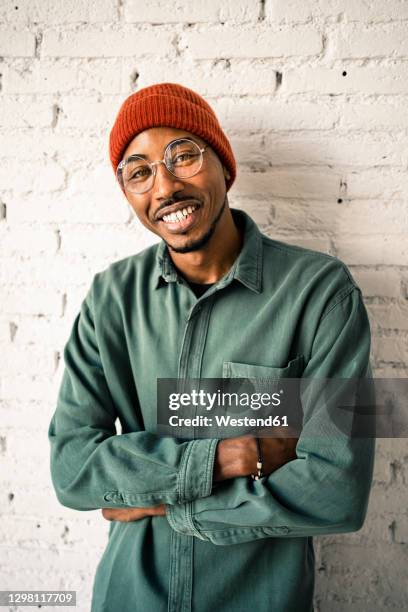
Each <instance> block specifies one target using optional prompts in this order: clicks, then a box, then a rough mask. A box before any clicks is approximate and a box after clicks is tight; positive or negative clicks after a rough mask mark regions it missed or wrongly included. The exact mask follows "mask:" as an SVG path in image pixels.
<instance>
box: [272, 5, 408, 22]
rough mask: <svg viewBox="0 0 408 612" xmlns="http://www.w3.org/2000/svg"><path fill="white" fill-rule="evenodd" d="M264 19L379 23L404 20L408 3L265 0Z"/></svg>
mask: <svg viewBox="0 0 408 612" xmlns="http://www.w3.org/2000/svg"><path fill="white" fill-rule="evenodd" d="M265 14H266V18H267V19H268V20H271V21H277V22H280V21H288V22H291V23H299V22H305V21H309V20H313V21H316V20H321V19H326V18H330V19H331V20H333V21H337V20H338V18H339V17H340V16H342V17H343V18H344V19H345V20H346V21H370V22H377V21H378V22H381V21H391V20H392V19H396V20H398V19H401V20H402V19H407V18H408V4H407V3H406V2H400V0H387V2H384V1H383V0H371V1H370V2H367V1H364V2H355V0H326V1H325V2H320V1H319V0H312V1H311V2H303V3H302V2H299V1H298V0H268V1H267V3H266V10H265Z"/></svg>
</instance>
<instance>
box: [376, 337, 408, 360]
mask: <svg viewBox="0 0 408 612" xmlns="http://www.w3.org/2000/svg"><path fill="white" fill-rule="evenodd" d="M372 353H373V357H374V359H375V361H376V362H385V363H406V362H407V360H408V340H407V339H406V338H395V337H393V338H384V337H380V338H379V337H377V336H375V335H373V337H372Z"/></svg>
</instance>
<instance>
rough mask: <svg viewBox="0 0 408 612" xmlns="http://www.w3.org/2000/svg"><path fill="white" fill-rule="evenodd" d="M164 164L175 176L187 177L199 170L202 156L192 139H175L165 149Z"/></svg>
mask: <svg viewBox="0 0 408 612" xmlns="http://www.w3.org/2000/svg"><path fill="white" fill-rule="evenodd" d="M165 162H166V166H167V167H168V169H169V170H170V172H172V173H173V174H174V175H175V176H178V177H179V178H189V177H190V176H194V174H197V172H198V171H199V170H200V168H201V165H202V163H203V156H202V153H201V151H200V147H199V146H198V145H197V144H196V143H195V142H193V141H192V140H183V139H181V140H176V141H174V142H173V143H172V144H171V145H170V146H169V147H168V149H167V151H166V159H165Z"/></svg>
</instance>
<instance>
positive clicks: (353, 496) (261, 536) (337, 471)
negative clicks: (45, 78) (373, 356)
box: [49, 209, 374, 612]
mask: <svg viewBox="0 0 408 612" xmlns="http://www.w3.org/2000/svg"><path fill="white" fill-rule="evenodd" d="M232 214H233V218H234V221H235V223H236V224H237V226H239V227H240V228H241V231H242V233H243V245H242V249H241V251H240V253H239V255H238V257H237V259H236V260H235V262H234V264H233V265H232V267H231V268H230V270H229V271H228V272H227V273H226V274H225V275H224V276H223V277H222V278H221V279H220V280H219V281H217V282H216V283H214V284H213V285H212V287H210V288H209V289H208V290H207V291H206V292H205V293H204V294H203V295H202V296H201V297H199V298H198V299H197V297H196V296H195V295H194V293H193V291H192V290H191V287H189V285H188V283H187V282H186V281H185V280H184V279H183V277H182V276H181V275H180V273H179V272H178V270H177V269H176V268H175V266H174V265H173V263H172V260H171V258H170V256H169V252H168V249H167V246H166V244H165V243H164V241H161V242H160V243H158V244H155V245H153V246H151V247H149V248H147V249H145V250H144V251H143V252H141V253H138V254H136V255H134V256H131V257H128V258H126V259H123V260H121V261H118V262H115V263H113V264H112V265H111V266H110V267H109V268H108V269H106V270H105V271H103V272H101V273H98V274H96V276H95V277H94V279H93V282H92V284H91V287H90V289H89V291H88V293H87V295H86V298H85V299H84V301H83V303H82V306H81V309H80V312H79V314H78V316H77V318H76V320H75V322H74V325H73V328H72V332H71V335H70V337H69V339H68V342H67V344H66V347H65V350H64V360H65V370H64V374H63V379H62V383H61V387H60V391H59V397H58V403H57V407H56V410H55V413H54V415H53V417H52V420H51V423H50V427H49V440H50V443H51V474H52V480H53V484H54V487H55V491H56V494H57V497H58V499H59V501H60V502H61V503H62V504H63V505H65V506H68V507H69V508H74V509H77V510H95V509H99V508H105V507H107V508H127V507H147V506H154V505H157V504H162V503H163V504H166V516H152V517H145V518H143V519H140V520H137V521H133V522H129V523H126V522H117V521H113V522H112V523H111V524H110V530H109V540H108V543H107V546H106V549H105V552H104V554H103V556H102V558H101V560H100V562H99V565H98V568H97V572H96V576H95V581H94V585H93V599H92V610H93V612H102V611H104V612H116V611H117V610H121V611H122V612H136V611H140V612H146V610H154V611H155V612H208V611H209V610H217V612H248V610H252V609H253V610H257V612H266V611H268V612H271V611H273V612H291V611H293V612H303V611H305V612H306V611H307V612H310V610H312V606H313V588H314V550H313V539H312V538H313V536H315V535H324V534H330V533H341V532H349V531H355V530H358V529H359V528H360V527H361V526H362V524H363V521H364V518H365V514H366V509H367V503H368V496H369V491H370V485H371V479H372V468H373V456H374V441H373V439H372V438H368V437H367V438H355V437H353V438H352V437H350V436H347V435H344V436H343V435H338V431H337V434H336V435H334V433H333V430H332V424H331V423H330V422H329V420H328V417H327V411H325V410H324V406H323V404H324V401H323V400H322V398H321V397H316V396H314V395H313V393H309V394H308V395H307V397H305V398H304V401H303V406H302V409H303V429H302V433H301V435H300V437H299V441H298V443H297V448H296V455H297V458H296V459H294V460H292V461H290V462H288V463H286V464H285V465H284V466H282V467H280V468H279V469H277V470H276V471H274V472H273V473H271V474H269V475H267V476H264V477H262V478H260V479H259V480H252V479H251V478H250V477H238V478H233V479H229V480H226V481H222V482H217V483H213V468H214V460H215V452H216V447H217V444H218V440H217V439H210V438H201V439H194V438H193V439H189V440H186V439H183V438H172V437H161V436H158V435H157V433H156V425H157V422H156V408H157V406H156V390H157V379H158V378H178V379H180V378H202V377H207V378H233V377H253V378H257V377H259V378H262V379H265V378H266V379H268V378H271V379H274V380H276V378H279V377H283V378H288V377H289V378H290V377H299V378H302V377H311V378H313V377H322V378H330V377H338V378H353V377H368V378H370V364H369V354H370V330H369V323H368V319H367V313H366V310H365V307H364V304H363V300H362V296H361V291H360V289H359V287H358V286H357V285H356V283H355V281H354V279H353V277H352V276H351V274H350V272H349V270H348V269H347V267H346V266H345V265H344V264H343V263H342V262H341V261H339V260H338V259H336V258H334V257H331V256H329V255H326V254H322V253H318V252H315V251H312V250H307V249H304V248H301V247H297V246H292V245H288V244H286V243H283V242H280V241H276V240H273V239H271V238H269V237H267V236H266V235H264V234H263V233H261V231H260V230H259V228H258V227H257V225H256V224H255V223H254V221H253V220H252V219H251V218H250V216H249V215H248V214H246V213H244V212H242V211H239V210H236V209H232ZM117 419H118V420H119V423H120V427H121V433H120V434H117V432H116V427H115V422H116V420H117ZM316 428H317V429H318V430H319V431H320V432H323V434H322V435H318V436H316V435H314V433H315V432H316ZM311 432H312V435H311ZM331 434H333V435H331Z"/></svg>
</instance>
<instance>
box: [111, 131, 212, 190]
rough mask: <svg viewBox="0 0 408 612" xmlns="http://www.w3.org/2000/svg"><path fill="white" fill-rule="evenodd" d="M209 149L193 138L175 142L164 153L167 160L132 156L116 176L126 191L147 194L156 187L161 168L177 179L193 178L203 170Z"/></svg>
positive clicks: (121, 164) (170, 143) (126, 160)
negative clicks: (206, 152) (155, 183)
mask: <svg viewBox="0 0 408 612" xmlns="http://www.w3.org/2000/svg"><path fill="white" fill-rule="evenodd" d="M206 149H207V147H206V146H205V147H202V148H201V147H200V146H199V145H198V144H197V143H196V142H194V141H193V140H190V139H189V138H178V139H177V140H172V141H171V142H169V144H168V145H167V147H166V149H165V151H164V157H163V159H161V160H159V161H154V162H149V161H147V160H146V159H144V157H140V156H139V155H131V156H130V157H128V158H127V159H123V160H122V161H121V162H120V164H119V165H118V168H117V171H116V176H117V179H118V181H119V183H120V185H121V187H122V189H124V190H125V191H128V192H130V193H137V194H140V193H146V191H149V189H151V188H152V187H153V184H154V180H155V178H156V172H157V166H158V165H159V164H164V165H165V166H166V168H167V170H168V171H169V172H170V174H172V175H173V176H176V177H177V178H180V179H186V178H191V177H192V176H194V175H195V174H197V173H198V172H200V170H201V166H202V165H203V153H204V151H205V150H206Z"/></svg>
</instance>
